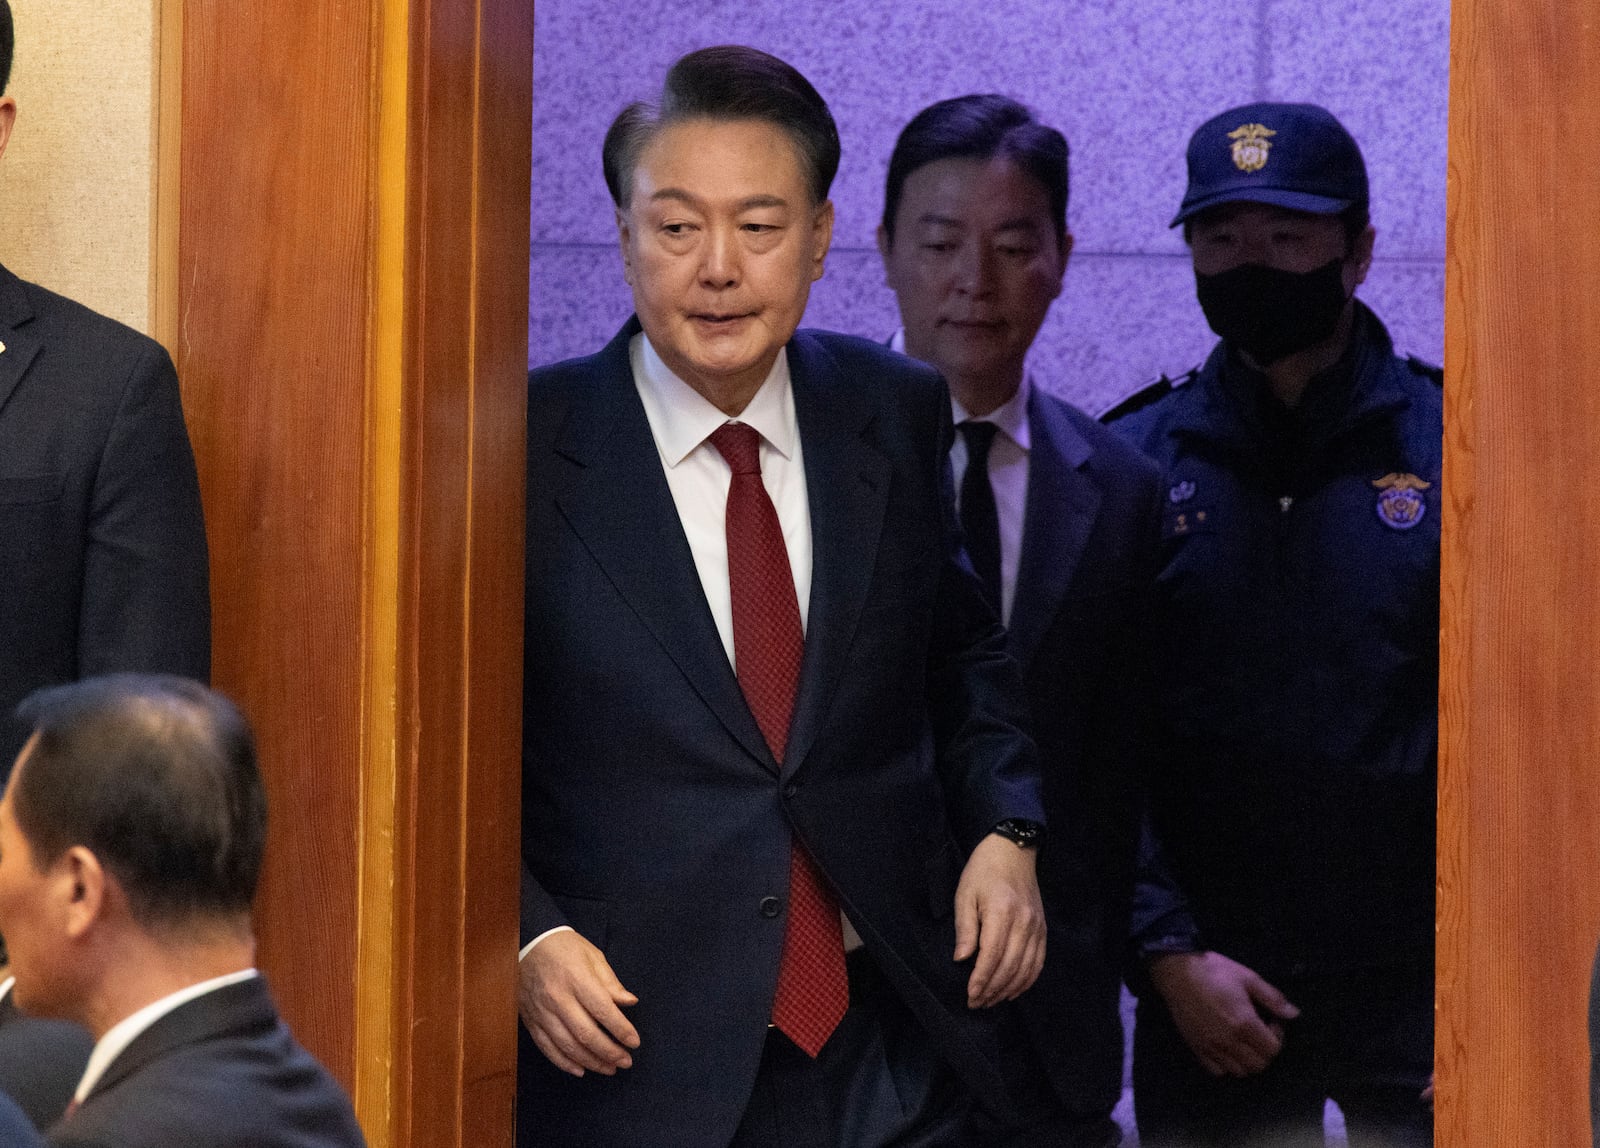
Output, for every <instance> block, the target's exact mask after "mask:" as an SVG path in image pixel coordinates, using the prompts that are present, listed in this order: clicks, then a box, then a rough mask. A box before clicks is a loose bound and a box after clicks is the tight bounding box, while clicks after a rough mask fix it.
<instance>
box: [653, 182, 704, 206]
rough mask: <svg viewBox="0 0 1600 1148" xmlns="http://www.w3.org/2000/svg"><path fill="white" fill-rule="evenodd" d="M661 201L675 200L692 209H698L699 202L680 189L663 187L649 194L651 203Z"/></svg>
mask: <svg viewBox="0 0 1600 1148" xmlns="http://www.w3.org/2000/svg"><path fill="white" fill-rule="evenodd" d="M662 199H673V200H677V201H678V202H679V203H687V204H689V205H690V206H692V207H698V206H699V205H700V201H699V200H698V199H696V198H695V197H694V196H692V195H690V194H689V193H688V192H687V191H684V190H683V189H682V188H677V187H663V188H660V189H659V190H657V191H655V192H653V193H651V196H650V202H651V203H655V202H656V201H657V200H662Z"/></svg>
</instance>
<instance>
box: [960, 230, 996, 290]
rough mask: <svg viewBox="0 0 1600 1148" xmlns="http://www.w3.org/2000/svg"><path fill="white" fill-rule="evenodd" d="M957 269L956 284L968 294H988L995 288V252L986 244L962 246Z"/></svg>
mask: <svg viewBox="0 0 1600 1148" xmlns="http://www.w3.org/2000/svg"><path fill="white" fill-rule="evenodd" d="M959 259H960V263H959V265H958V267H957V269H956V286H957V287H959V288H960V290H961V291H963V292H964V293H966V294H968V295H976V296H982V295H987V294H988V293H989V292H990V291H991V290H992V289H993V288H994V253H993V252H992V251H990V250H989V248H988V246H987V245H986V244H982V243H970V244H965V245H963V246H962V249H961V252H960V254H959Z"/></svg>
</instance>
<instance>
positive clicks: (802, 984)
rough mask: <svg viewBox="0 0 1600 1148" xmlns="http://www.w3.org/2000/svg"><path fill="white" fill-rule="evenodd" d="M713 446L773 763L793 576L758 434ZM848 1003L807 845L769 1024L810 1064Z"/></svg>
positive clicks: (797, 645)
mask: <svg viewBox="0 0 1600 1148" xmlns="http://www.w3.org/2000/svg"><path fill="white" fill-rule="evenodd" d="M711 445H712V446H714V447H716V448H717V451H718V453H720V454H721V455H722V457H723V458H725V459H727V460H728V466H729V467H730V468H731V469H732V470H733V479H732V481H731V482H730V484H729V486H728V520H727V529H728V585H729V590H730V591H731V593H732V597H733V650H734V662H735V665H736V667H737V670H738V677H739V688H740V689H742V690H743V691H744V697H745V701H746V702H747V703H748V704H749V706H750V712H751V713H752V714H753V715H754V716H755V719H756V724H757V725H758V726H760V727H761V735H762V737H764V738H766V741H767V748H769V749H770V750H772V756H773V757H775V758H776V759H777V760H778V762H779V763H780V764H781V763H782V761H783V751H784V747H785V746H786V745H787V744H788V740H789V719H790V716H791V715H792V713H793V711H794V698H795V691H796V689H797V687H798V686H799V683H800V658H801V654H802V653H803V651H804V648H805V637H804V635H803V634H802V632H801V630H800V605H799V602H798V600H797V599H796V598H795V592H794V572H793V571H792V570H791V569H790V568H789V550H788V547H787V546H785V545H784V541H783V528H782V527H781V526H779V525H778V512H777V511H776V510H775V509H773V506H772V499H771V498H769V497H768V496H767V488H766V486H765V485H763V484H762V481H761V457H760V447H761V436H760V434H758V433H757V432H756V430H755V428H754V427H748V426H745V425H744V424H743V423H726V424H724V425H723V426H721V427H719V428H718V429H717V431H716V433H714V434H713V435H712V436H711ZM849 1004H850V988H849V982H848V981H847V980H846V977H845V969H844V938H843V929H842V926H841V925H840V921H839V902H838V901H837V899H835V897H834V895H833V891H832V890H831V889H829V888H828V886H827V883H826V882H825V881H824V880H823V879H822V874H821V873H820V872H818V870H817V866H816V863H815V862H814V861H812V860H811V857H810V856H809V855H808V854H807V853H806V851H805V848H804V847H803V846H802V845H801V844H800V843H799V842H798V841H794V842H793V843H792V844H791V846H790V850H789V920H788V924H787V927H786V928H785V930H784V934H783V955H782V958H781V959H780V961H779V964H778V993H777V997H776V998H775V999H774V1000H773V1002H772V1023H773V1024H775V1025H777V1026H778V1028H779V1029H780V1030H781V1031H782V1032H783V1034H784V1035H785V1036H787V1037H788V1038H789V1039H790V1040H792V1041H794V1043H795V1044H796V1045H797V1046H798V1047H799V1048H801V1049H802V1050H804V1051H805V1053H806V1054H807V1055H809V1056H812V1057H815V1056H816V1055H817V1053H818V1052H820V1051H821V1050H822V1046H823V1045H824V1044H826V1043H827V1040H828V1037H829V1036H831V1035H832V1034H833V1030H834V1029H835V1028H837V1027H838V1025H839V1021H840V1020H842V1019H843V1018H844V1013H845V1009H846V1008H848V1007H849Z"/></svg>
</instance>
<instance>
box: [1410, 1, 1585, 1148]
mask: <svg viewBox="0 0 1600 1148" xmlns="http://www.w3.org/2000/svg"><path fill="white" fill-rule="evenodd" d="M1452 22H1453V29H1452V51H1451V103H1450V204H1449V229H1448V251H1447V256H1448V258H1447V280H1446V360H1445V367H1446V384H1445V386H1446V390H1445V395H1446V429H1445V434H1446V455H1445V487H1446V498H1447V501H1446V506H1445V523H1444V526H1445V542H1444V551H1445V552H1444V584H1443V635H1442V651H1441V652H1442V658H1443V675H1442V682H1441V773H1440V820H1439V890H1440V899H1439V974H1440V975H1439V1023H1438V1030H1437V1031H1438V1037H1439V1040H1438V1049H1437V1064H1438V1102H1437V1110H1438V1121H1437V1131H1436V1142H1437V1143H1438V1144H1441V1145H1448V1146H1450V1148H1458V1146H1462V1148H1465V1146H1474V1148H1476V1146H1480V1145H1481V1146H1483V1148H1504V1146H1515V1148H1539V1146H1545V1145H1548V1146H1551V1148H1579V1146H1581V1145H1587V1144H1588V1143H1589V1112H1588V1100H1587V1096H1588V1085H1587V1080H1588V1065H1589V1059H1588V1048H1587V1038H1586V1030H1585V1018H1586V1011H1585V1010H1586V1002H1587V997H1588V981H1589V969H1590V962H1591V961H1592V960H1593V957H1594V952H1595V942H1596V938H1597V934H1600V879H1597V878H1600V768H1597V764H1596V756H1597V751H1600V594H1597V593H1596V586H1597V583H1600V387H1597V386H1596V382H1595V379H1594V378H1593V375H1594V372H1595V364H1596V363H1597V362H1600V225H1597V222H1596V221H1597V220H1600V184H1597V183H1596V180H1595V179H1594V172H1595V171H1596V170H1600V100H1597V99H1596V97H1595V93H1596V91H1597V90H1600V8H1597V7H1596V6H1595V5H1594V4H1592V3H1589V2H1588V0H1582V2H1579V0H1519V2H1518V3H1516V4H1504V3H1501V2H1500V0H1455V3H1454V5H1453V8H1452Z"/></svg>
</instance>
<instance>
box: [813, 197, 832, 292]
mask: <svg viewBox="0 0 1600 1148" xmlns="http://www.w3.org/2000/svg"><path fill="white" fill-rule="evenodd" d="M811 228H812V231H811V241H812V244H813V248H812V253H811V282H813V283H815V282H816V281H817V280H818V279H821V278H822V269H823V266H824V264H825V263H826V261H827V258H828V248H830V247H832V246H833V200H831V199H825V200H823V201H822V206H821V207H819V208H817V214H816V216H815V217H813V219H812V221H811Z"/></svg>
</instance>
